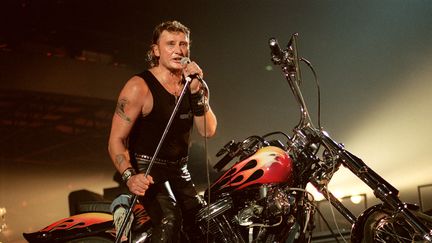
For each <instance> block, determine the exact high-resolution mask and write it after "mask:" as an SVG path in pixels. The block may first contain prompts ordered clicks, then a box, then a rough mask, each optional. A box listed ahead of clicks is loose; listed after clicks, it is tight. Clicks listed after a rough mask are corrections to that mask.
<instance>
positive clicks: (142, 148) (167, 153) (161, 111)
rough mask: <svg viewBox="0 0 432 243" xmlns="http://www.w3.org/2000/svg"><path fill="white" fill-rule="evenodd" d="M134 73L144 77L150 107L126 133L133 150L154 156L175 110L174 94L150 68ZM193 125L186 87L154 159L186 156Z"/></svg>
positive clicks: (188, 93)
mask: <svg viewBox="0 0 432 243" xmlns="http://www.w3.org/2000/svg"><path fill="white" fill-rule="evenodd" d="M137 76H139V77H141V78H143V79H144V80H145V82H146V83H147V86H148V87H149V89H150V92H151V94H152V96H153V108H152V110H151V112H150V113H149V114H148V115H147V116H145V117H144V116H139V117H138V118H137V120H136V122H135V124H134V126H133V128H132V131H131V133H130V135H129V150H130V152H132V153H138V154H145V155H148V156H153V154H154V152H155V150H156V147H157V145H158V143H159V140H160V138H161V136H162V134H163V132H164V130H165V127H166V125H167V123H168V120H169V118H170V116H171V113H172V111H173V110H174V107H175V97H174V96H173V95H172V94H170V93H169V92H168V91H167V90H166V89H165V88H164V87H163V86H162V85H161V84H160V83H159V81H158V80H157V79H156V77H155V76H154V75H153V74H152V73H151V72H150V71H148V70H147V71H144V72H142V73H140V74H138V75H137ZM192 125H193V115H192V112H191V108H190V91H189V89H187V92H186V95H185V96H184V97H183V100H182V103H181V104H180V107H179V110H178V111H177V114H176V116H175V118H174V120H173V122H172V124H171V128H170V129H169V131H168V133H167V135H166V138H165V140H164V142H163V144H162V147H161V149H160V151H159V153H158V155H157V158H160V159H166V160H172V161H174V160H178V159H180V158H182V157H185V156H187V154H188V149H189V137H190V133H191V131H192Z"/></svg>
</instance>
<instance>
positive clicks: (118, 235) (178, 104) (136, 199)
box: [115, 77, 192, 243]
mask: <svg viewBox="0 0 432 243" xmlns="http://www.w3.org/2000/svg"><path fill="white" fill-rule="evenodd" d="M185 80H186V82H185V85H184V87H183V89H182V91H181V93H180V96H179V99H178V100H177V103H176V105H175V107H174V110H173V111H172V113H171V117H170V118H169V120H168V123H167V125H166V127H165V130H164V132H163V134H162V137H161V138H160V140H159V144H158V146H157V147H156V150H155V152H154V154H153V156H152V158H151V160H150V163H149V165H148V167H147V170H146V172H145V174H144V175H145V176H146V177H147V176H148V175H149V173H150V170H151V168H152V166H153V163H154V160H155V159H156V156H157V155H158V153H159V150H160V149H161V147H162V143H163V142H164V140H165V137H166V135H167V134H168V131H169V129H170V127H171V123H172V122H173V120H174V117H175V115H176V114H177V112H178V109H179V107H180V104H181V102H182V100H183V97H184V96H185V94H186V89H187V88H188V87H189V85H190V83H191V82H192V79H191V78H190V77H186V78H185ZM137 201H138V196H137V195H135V194H134V195H133V197H132V202H131V205H130V207H129V209H128V210H127V213H126V217H125V219H124V221H123V223H122V224H121V226H120V229H119V232H117V235H116V239H115V243H120V240H121V237H122V235H123V232H124V231H125V228H126V225H127V222H128V221H129V219H130V216H131V214H132V209H133V207H134V206H135V204H136V203H137Z"/></svg>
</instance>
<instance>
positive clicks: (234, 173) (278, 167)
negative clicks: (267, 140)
mask: <svg viewBox="0 0 432 243" xmlns="http://www.w3.org/2000/svg"><path fill="white" fill-rule="evenodd" d="M292 171H293V166H292V160H291V158H290V157H289V155H288V154H287V153H286V152H285V151H284V150H282V149H280V148H278V147H273V146H269V147H264V148H261V149H259V150H258V151H257V152H256V153H255V154H253V155H252V156H250V157H248V158H247V159H245V160H243V161H240V162H238V163H236V164H235V165H234V166H232V167H231V168H230V169H229V170H228V171H227V172H226V173H225V174H223V175H222V176H221V177H220V178H219V179H218V180H217V181H216V182H215V183H214V184H213V185H212V188H211V190H212V191H213V192H216V191H224V192H227V191H233V190H241V189H244V188H246V187H248V186H251V185H260V184H269V183H272V184H273V183H276V184H277V183H283V182H289V181H290V180H291V178H292Z"/></svg>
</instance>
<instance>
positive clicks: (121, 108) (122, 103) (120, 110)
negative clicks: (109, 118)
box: [115, 98, 131, 122]
mask: <svg viewBox="0 0 432 243" xmlns="http://www.w3.org/2000/svg"><path fill="white" fill-rule="evenodd" d="M128 103H129V101H128V100H127V99H124V98H123V99H120V100H119V101H118V102H117V107H116V111H115V113H116V114H117V115H119V116H120V118H121V119H123V120H125V121H127V122H131V119H130V117H128V116H127V115H126V113H125V107H126V105H127V104H128Z"/></svg>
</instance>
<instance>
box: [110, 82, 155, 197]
mask: <svg viewBox="0 0 432 243" xmlns="http://www.w3.org/2000/svg"><path fill="white" fill-rule="evenodd" d="M151 102H152V99H151V94H150V92H149V89H148V87H147V85H146V84H145V82H143V80H142V79H141V78H139V77H136V76H135V77H133V78H131V79H130V80H129V81H128V82H127V83H126V85H125V86H124V87H123V89H122V91H121V92H120V95H119V98H118V101H117V107H116V110H115V113H114V116H113V119H112V125H111V132H110V136H109V140H108V152H109V155H110V157H111V160H112V161H113V163H114V166H115V167H116V169H117V171H118V172H120V174H121V173H123V172H124V171H125V170H126V169H127V168H129V167H132V165H131V163H130V158H129V153H128V150H127V148H126V141H127V139H128V137H129V133H130V132H131V129H132V127H133V124H134V123H135V121H136V119H137V118H138V117H139V116H140V115H141V114H142V113H143V112H144V111H145V110H146V109H147V108H148V107H151V106H149V105H151ZM141 176H142V178H140V176H138V177H136V176H132V177H131V178H130V179H129V181H128V182H127V185H128V187H129V190H130V191H131V192H133V193H135V194H138V195H143V194H144V192H145V190H146V189H147V187H148V181H145V179H146V178H144V176H143V175H141Z"/></svg>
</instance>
